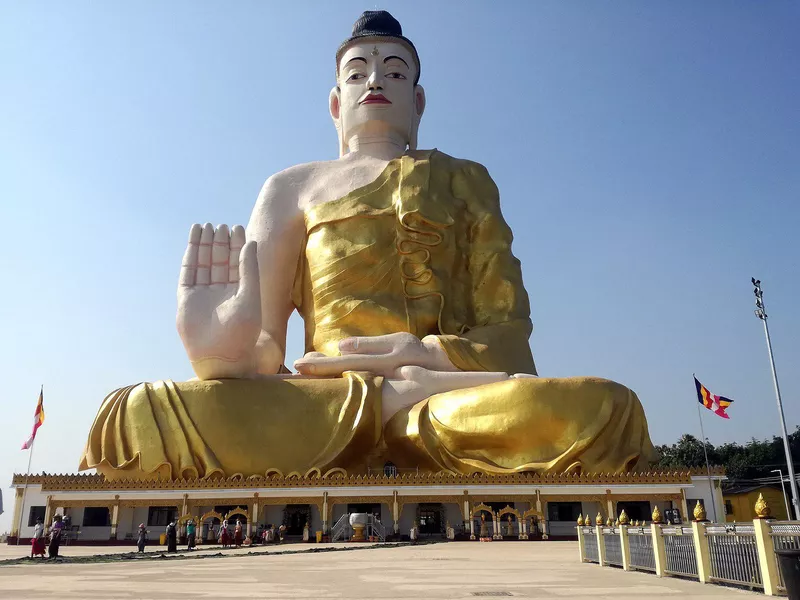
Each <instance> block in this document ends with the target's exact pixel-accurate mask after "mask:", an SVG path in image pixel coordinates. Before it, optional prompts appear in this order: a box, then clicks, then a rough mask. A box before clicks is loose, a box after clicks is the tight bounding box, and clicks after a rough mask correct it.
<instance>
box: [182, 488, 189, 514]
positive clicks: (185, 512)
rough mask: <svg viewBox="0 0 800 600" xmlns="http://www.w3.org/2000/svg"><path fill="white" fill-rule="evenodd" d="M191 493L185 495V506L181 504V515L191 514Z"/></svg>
mask: <svg viewBox="0 0 800 600" xmlns="http://www.w3.org/2000/svg"><path fill="white" fill-rule="evenodd" d="M188 500H189V494H184V495H183V506H181V516H182V517H185V516H186V515H188V514H189V502H188Z"/></svg>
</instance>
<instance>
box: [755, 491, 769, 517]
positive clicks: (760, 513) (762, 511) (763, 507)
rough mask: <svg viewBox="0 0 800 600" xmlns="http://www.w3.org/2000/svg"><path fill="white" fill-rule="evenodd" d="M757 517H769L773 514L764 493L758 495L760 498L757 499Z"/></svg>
mask: <svg viewBox="0 0 800 600" xmlns="http://www.w3.org/2000/svg"><path fill="white" fill-rule="evenodd" d="M755 509H756V517H758V518H759V519H769V518H770V516H771V515H772V509H771V508H770V507H769V504H767V501H766V500H764V494H759V495H758V500H756V505H755Z"/></svg>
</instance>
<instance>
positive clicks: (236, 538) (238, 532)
mask: <svg viewBox="0 0 800 600" xmlns="http://www.w3.org/2000/svg"><path fill="white" fill-rule="evenodd" d="M233 545H234V546H236V547H237V548H241V547H242V522H241V521H240V520H239V519H236V527H234V528H233Z"/></svg>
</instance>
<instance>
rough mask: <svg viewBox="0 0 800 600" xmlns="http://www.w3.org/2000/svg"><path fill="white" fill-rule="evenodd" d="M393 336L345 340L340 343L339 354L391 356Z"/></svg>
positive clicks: (360, 337)
mask: <svg viewBox="0 0 800 600" xmlns="http://www.w3.org/2000/svg"><path fill="white" fill-rule="evenodd" d="M396 339H397V338H396V336H393V335H391V334H390V335H375V336H357V337H349V338H345V339H343V340H342V341H341V342H339V352H341V353H342V354H355V353H356V352H357V353H359V354H389V353H390V352H391V351H392V350H394V346H395V343H394V340H396Z"/></svg>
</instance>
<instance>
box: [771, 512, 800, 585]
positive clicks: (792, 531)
mask: <svg viewBox="0 0 800 600" xmlns="http://www.w3.org/2000/svg"><path fill="white" fill-rule="evenodd" d="M769 536H770V538H772V547H773V548H774V549H775V550H800V524H798V523H797V522H788V521H772V522H771V523H770V532H769ZM778 589H779V590H782V591H786V584H785V583H784V581H783V571H782V570H781V568H780V565H778Z"/></svg>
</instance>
